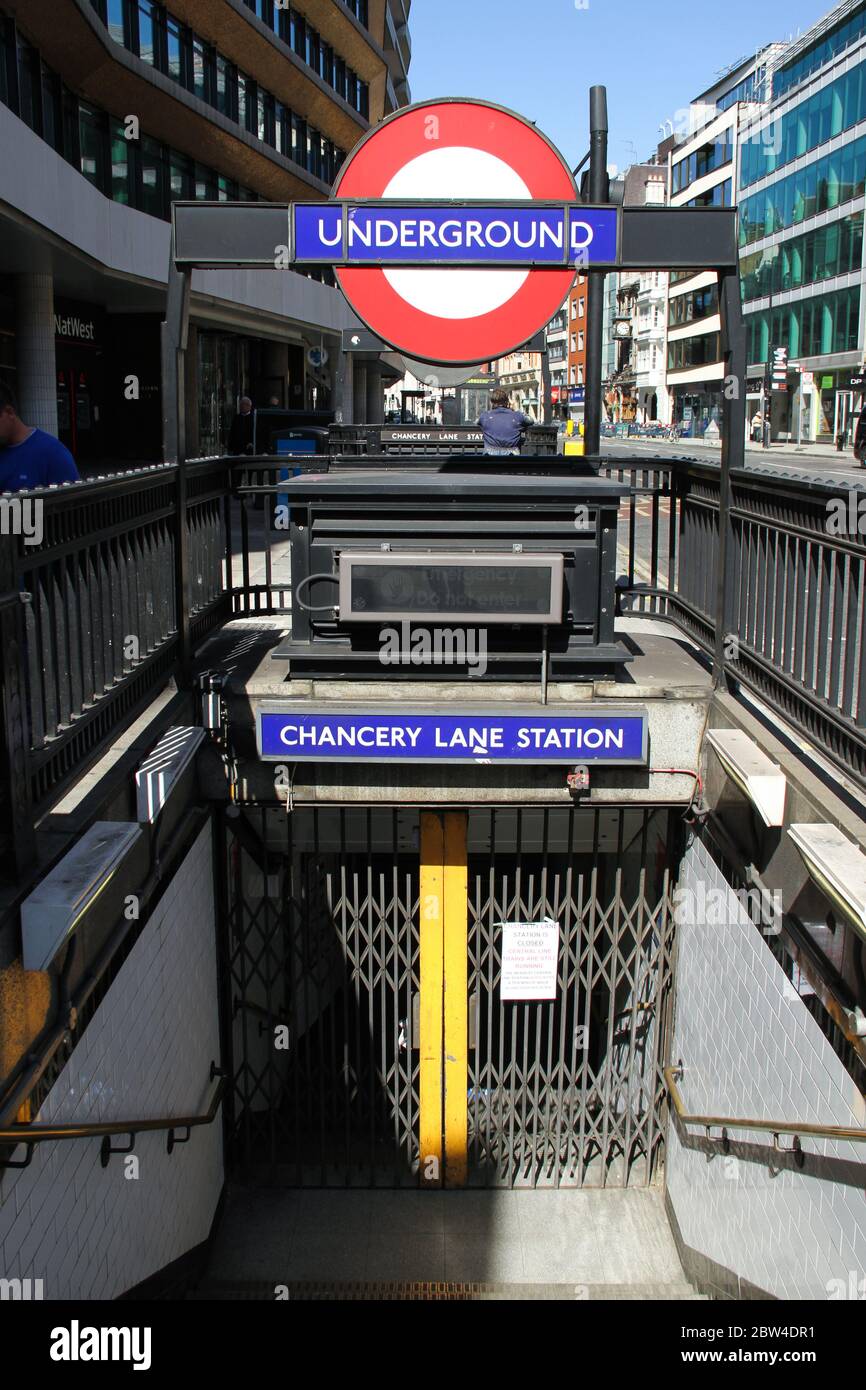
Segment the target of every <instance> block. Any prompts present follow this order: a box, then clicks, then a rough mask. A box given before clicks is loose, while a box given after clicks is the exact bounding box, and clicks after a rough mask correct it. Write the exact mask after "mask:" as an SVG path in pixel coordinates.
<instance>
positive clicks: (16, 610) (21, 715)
mask: <svg viewBox="0 0 866 1390" xmlns="http://www.w3.org/2000/svg"><path fill="white" fill-rule="evenodd" d="M36 505H37V506H39V505H40V504H39V503H37V504H36ZM18 543H19V541H18V537H17V536H15V535H11V536H2V537H0V657H2V660H0V734H2V741H0V776H2V780H3V782H4V783H5V789H6V790H5V795H4V796H3V797H2V798H0V808H2V809H0V844H2V845H3V847H4V851H5V853H4V858H6V863H7V865H8V867H9V869H10V870H11V871H12V873H13V874H15V875H17V876H18V877H22V876H23V875H24V874H25V873H26V871H27V870H28V869H29V868H31V867H32V866H33V864H34V863H35V862H36V834H35V829H34V825H33V800H32V790H31V782H30V728H29V722H28V718H27V687H26V678H25V668H26V666H27V651H26V645H25V643H26V637H25V612H24V603H23V601H22V599H21V598H20V597H19V573H18V565H17V562H16V561H17V554H18ZM7 855H8V858H7V857H6V856H7Z"/></svg>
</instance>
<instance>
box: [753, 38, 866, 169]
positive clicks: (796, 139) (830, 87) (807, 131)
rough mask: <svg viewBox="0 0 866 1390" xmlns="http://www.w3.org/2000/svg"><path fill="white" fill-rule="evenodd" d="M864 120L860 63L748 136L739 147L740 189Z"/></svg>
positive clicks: (865, 85) (865, 89)
mask: <svg viewBox="0 0 866 1390" xmlns="http://www.w3.org/2000/svg"><path fill="white" fill-rule="evenodd" d="M864 117H866V63H860V64H858V66H857V67H855V68H851V70H850V71H849V72H847V73H844V74H843V75H842V76H841V77H837V78H836V80H835V81H834V82H830V83H828V84H827V86H826V87H822V89H821V91H819V92H815V93H814V94H813V95H812V96H810V97H809V98H808V99H807V100H806V101H802V102H800V103H799V105H797V106H795V107H794V108H793V109H792V110H791V111H788V112H786V113H785V115H784V116H780V117H776V118H775V120H774V122H773V123H771V124H769V125H767V126H764V127H761V128H760V129H756V130H755V131H753V132H750V134H749V135H748V137H747V138H745V139H744V141H743V145H742V155H741V159H740V187H741V188H747V187H748V186H749V184H752V183H756V182H757V181H758V179H762V178H765V177H766V175H767V174H773V173H775V172H776V170H777V169H781V168H783V167H784V166H785V165H786V164H790V163H791V162H792V160H795V159H799V158H800V157H801V156H802V155H804V154H808V153H809V151H810V150H814V149H817V147H818V146H819V145H823V144H825V143H826V142H827V141H828V140H830V139H832V138H833V136H834V135H840V134H841V133H842V131H843V130H850V128H851V127H852V126H853V125H856V124H857V122H858V121H862V120H863V118H864Z"/></svg>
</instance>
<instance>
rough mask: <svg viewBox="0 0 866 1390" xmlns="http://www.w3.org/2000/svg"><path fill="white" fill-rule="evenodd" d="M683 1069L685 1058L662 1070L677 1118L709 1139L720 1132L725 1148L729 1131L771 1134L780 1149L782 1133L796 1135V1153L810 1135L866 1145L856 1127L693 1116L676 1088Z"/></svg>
mask: <svg viewBox="0 0 866 1390" xmlns="http://www.w3.org/2000/svg"><path fill="white" fill-rule="evenodd" d="M683 1070H684V1068H683V1063H682V1059H680V1061H679V1062H678V1063H677V1064H676V1066H667V1067H665V1068H664V1069H663V1075H664V1079H665V1086H666V1087H667V1090H668V1095H669V1096H670V1098H671V1101H672V1103H673V1107H674V1111H675V1112H676V1116H677V1119H678V1120H680V1121H681V1122H682V1124H684V1125H700V1126H701V1127H702V1128H703V1129H705V1130H707V1137H708V1138H709V1131H710V1130H711V1129H721V1131H722V1136H721V1137H722V1141H723V1143H724V1144H725V1145H727V1142H728V1140H727V1133H726V1131H727V1130H728V1129H754V1130H761V1131H762V1132H765V1133H768V1134H772V1135H773V1137H774V1139H775V1140H776V1145H775V1147H776V1148H777V1149H779V1148H780V1145H779V1143H778V1138H779V1135H780V1134H794V1135H796V1136H798V1138H797V1139H796V1140H795V1143H794V1150H793V1151H794V1152H795V1153H799V1152H800V1146H799V1136H800V1135H807V1136H809V1137H812V1138H816V1139H850V1140H851V1141H852V1142H854V1143H861V1144H862V1143H866V1129H861V1128H854V1127H852V1126H849V1125H813V1124H807V1123H804V1122H801V1121H798V1120H797V1121H794V1122H793V1123H792V1124H789V1123H788V1122H787V1121H785V1120H751V1119H742V1118H740V1117H733V1116H730V1115H692V1114H690V1113H689V1112H688V1111H687V1110H686V1107H685V1102H684V1101H683V1098H682V1096H681V1095H680V1089H679V1086H678V1085H677V1082H678V1081H682V1079H683ZM781 1152H783V1153H784V1152H786V1150H781ZM787 1152H791V1150H787Z"/></svg>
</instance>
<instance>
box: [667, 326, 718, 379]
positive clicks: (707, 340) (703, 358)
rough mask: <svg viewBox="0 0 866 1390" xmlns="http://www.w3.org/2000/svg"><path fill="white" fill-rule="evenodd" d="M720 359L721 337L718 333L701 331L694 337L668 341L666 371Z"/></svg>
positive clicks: (696, 365)
mask: <svg viewBox="0 0 866 1390" xmlns="http://www.w3.org/2000/svg"><path fill="white" fill-rule="evenodd" d="M719 361H721V339H720V335H719V334H718V333H702V334H701V335H700V336H699V337H696V338H679V339H678V340H677V341H676V342H673V343H668V371H681V370H682V369H683V368H686V367H706V366H709V364H710V363H715V362H719Z"/></svg>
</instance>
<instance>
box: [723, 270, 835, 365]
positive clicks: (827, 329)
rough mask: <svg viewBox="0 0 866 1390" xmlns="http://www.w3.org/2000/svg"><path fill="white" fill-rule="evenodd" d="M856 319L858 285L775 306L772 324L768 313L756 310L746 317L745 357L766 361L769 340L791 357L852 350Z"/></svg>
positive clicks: (751, 359)
mask: <svg viewBox="0 0 866 1390" xmlns="http://www.w3.org/2000/svg"><path fill="white" fill-rule="evenodd" d="M859 322H860V286H859V285H856V286H854V287H853V288H851V289H845V290H837V291H836V292H835V293H833V294H822V295H815V296H814V297H812V298H810V299H800V300H797V301H796V302H795V303H793V304H786V305H784V306H782V307H781V308H778V309H774V310H773V315H772V323H771V322H770V315H769V312H768V311H767V310H759V311H758V312H757V313H755V314H749V315H747V317H746V340H747V355H748V360H749V362H750V363H755V362H766V361H767V359H768V357H769V352H770V344H771V343H772V346H773V347H786V348H787V349H788V353H789V355H790V357H791V358H796V357H798V356H803V357H817V356H820V355H827V354H829V353H834V352H855V351H856V350H857V335H858V328H859Z"/></svg>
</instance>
